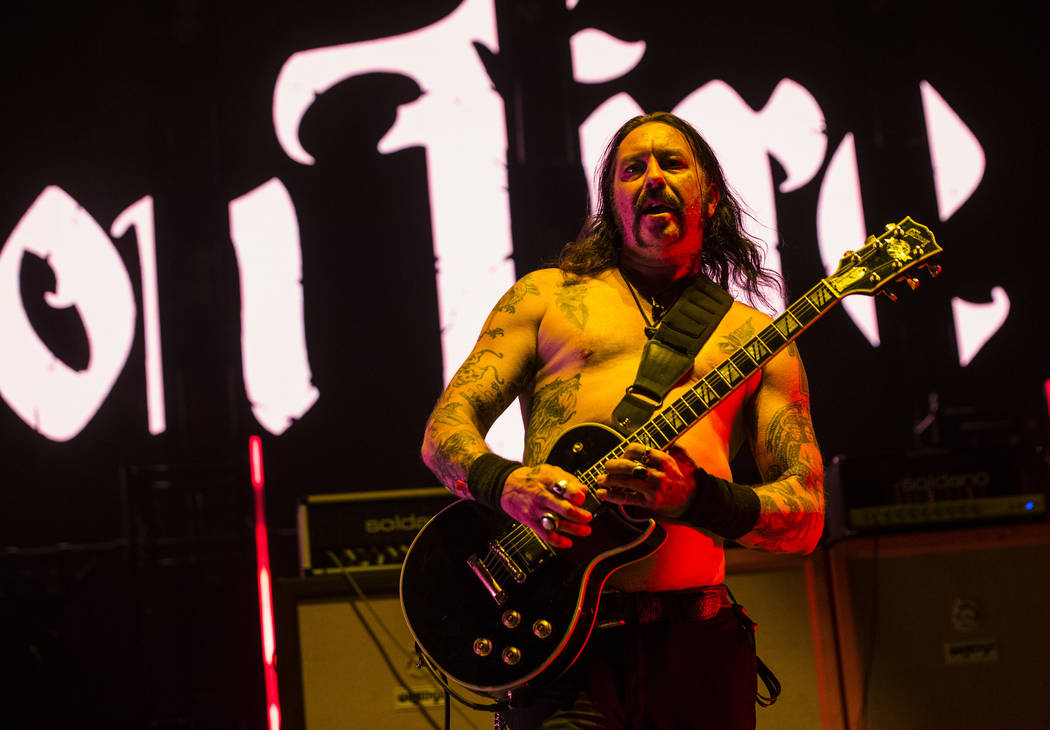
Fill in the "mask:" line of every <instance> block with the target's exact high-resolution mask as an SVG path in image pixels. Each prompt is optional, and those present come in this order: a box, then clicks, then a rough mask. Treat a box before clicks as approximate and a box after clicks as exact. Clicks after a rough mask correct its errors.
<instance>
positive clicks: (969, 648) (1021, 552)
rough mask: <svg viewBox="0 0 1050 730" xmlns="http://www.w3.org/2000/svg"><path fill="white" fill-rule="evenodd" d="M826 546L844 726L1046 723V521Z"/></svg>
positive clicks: (1049, 684)
mask: <svg viewBox="0 0 1050 730" xmlns="http://www.w3.org/2000/svg"><path fill="white" fill-rule="evenodd" d="M828 553H829V561H830V568H831V580H832V583H833V595H834V600H835V614H836V624H837V631H838V640H839V647H840V661H841V666H842V683H843V689H844V695H845V704H846V714H847V719H848V727H849V728H850V730H866V729H867V728H872V729H873V730H894V729H898V728H899V729H900V730H905V729H907V730H911V729H912V728H923V730H937V729H939V728H944V729H945V730H948V729H949V728H951V729H953V730H954V729H955V728H989V729H1002V730H1007V729H1009V730H1025V729H1026V728H1033V729H1034V728H1046V727H1048V722H1050V679H1048V677H1050V630H1048V627H1047V621H1048V619H1050V589H1048V588H1047V576H1048V569H1047V566H1050V525H1048V524H1047V523H1037V524H1027V525H1013V526H996V527H988V528H979V529H969V530H945V531H940V532H930V533H922V534H912V535H884V536H880V537H866V538H851V539H848V540H843V541H842V542H840V543H838V544H836V545H834V546H832V547H831V548H830V549H829V551H828Z"/></svg>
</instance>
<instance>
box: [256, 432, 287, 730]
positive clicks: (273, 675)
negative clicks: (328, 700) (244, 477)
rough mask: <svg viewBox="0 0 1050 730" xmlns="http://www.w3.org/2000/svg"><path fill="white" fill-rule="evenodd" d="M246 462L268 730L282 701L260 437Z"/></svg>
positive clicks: (276, 727) (275, 729)
mask: <svg viewBox="0 0 1050 730" xmlns="http://www.w3.org/2000/svg"><path fill="white" fill-rule="evenodd" d="M248 464H249V466H250V467H251V475H252V493H253V495H254V498H255V564H256V568H257V570H258V574H259V624H260V627H261V633H262V653H263V669H264V672H265V674H266V717H267V724H268V727H269V730H280V727H281V702H280V699H279V697H278V694H277V668H276V666H274V659H275V658H276V652H275V649H276V647H275V640H274V631H273V593H272V592H271V590H270V539H269V534H268V533H267V531H266V508H265V502H264V499H263V484H264V479H263V460H262V439H260V438H259V437H258V436H251V437H249V439H248Z"/></svg>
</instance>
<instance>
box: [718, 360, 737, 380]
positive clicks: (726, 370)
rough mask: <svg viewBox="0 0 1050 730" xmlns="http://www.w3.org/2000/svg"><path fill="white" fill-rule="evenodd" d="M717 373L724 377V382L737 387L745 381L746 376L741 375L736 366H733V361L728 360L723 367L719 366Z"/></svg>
mask: <svg viewBox="0 0 1050 730" xmlns="http://www.w3.org/2000/svg"><path fill="white" fill-rule="evenodd" d="M715 371H716V372H717V373H718V374H719V375H721V376H722V380H724V381H726V382H727V383H729V384H730V385H736V384H737V383H739V382H740V381H741V380H743V379H744V376H743V375H742V374H741V372H740V370H739V369H738V368H737V367H736V365H734V364H733V362H732V360H726V361H725V362H723V363H722V364H721V365H719V366H718V367H717V368H716V369H715Z"/></svg>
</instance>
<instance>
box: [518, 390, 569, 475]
mask: <svg viewBox="0 0 1050 730" xmlns="http://www.w3.org/2000/svg"><path fill="white" fill-rule="evenodd" d="M579 390H580V375H579V373H577V374H576V375H574V376H572V377H571V378H569V379H568V380H563V379H562V378H555V379H554V380H552V381H551V382H549V383H547V384H546V385H544V386H543V387H542V388H540V389H539V390H537V391H536V394H535V395H534V396H533V398H532V413H531V414H530V417H529V426H528V432H527V434H526V436H525V453H524V457H523V458H524V460H525V463H526V464H534V463H536V461H537V460H538V459H539V458H540V457H542V456H543V454H544V453H545V452H546V451H547V448H548V447H549V445H550V443H551V442H552V441H553V439H555V438H557V436H558V435H559V434H560V433H561V432H562V430H563V429H564V427H565V424H566V423H568V422H569V419H571V418H572V417H573V416H574V415H576V395H577V393H578V392H579Z"/></svg>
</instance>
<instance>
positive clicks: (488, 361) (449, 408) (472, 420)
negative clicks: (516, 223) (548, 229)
mask: <svg viewBox="0 0 1050 730" xmlns="http://www.w3.org/2000/svg"><path fill="white" fill-rule="evenodd" d="M561 281H562V276H561V274H560V272H557V271H555V270H551V269H546V270H541V271H537V272H534V273H532V274H528V275H526V276H525V277H523V278H522V279H521V280H520V281H518V282H517V283H516V284H515V285H514V286H513V287H511V288H510V290H508V291H507V293H506V294H504V295H503V297H502V298H501V299H500V301H499V302H498V303H497V304H496V306H495V308H494V309H493V310H492V312H491V313H490V314H489V317H488V319H487V320H486V322H485V326H484V328H483V329H482V333H481V336H480V337H479V338H478V341H477V343H476V344H475V346H474V350H473V351H472V352H471V353H470V356H469V357H467V359H466V361H465V362H464V363H463V365H461V366H460V368H459V370H458V371H456V374H455V376H454V377H453V378H452V381H451V382H450V383H449V385H448V387H447V388H446V389H445V392H444V393H442V395H441V397H440V398H439V399H438V402H437V405H436V406H435V408H434V411H433V412H432V413H431V415H430V419H429V420H428V421H427V425H426V432H425V435H424V438H423V449H422V456H423V461H424V462H425V463H426V465H427V466H428V467H430V470H431V471H432V472H434V474H435V476H437V477H438V479H440V480H441V482H442V484H444V485H445V486H446V487H447V488H448V489H450V490H452V491H453V492H454V493H455V494H456V495H457V496H459V497H463V498H467V499H469V498H472V497H473V496H474V495H472V494H471V491H470V485H469V484H467V481H468V480H467V477H468V474H469V472H470V467H471V465H472V464H473V463H474V461H475V460H477V459H478V457H480V456H481V455H483V454H487V453H489V449H488V446H487V445H486V444H485V434H486V433H487V432H488V430H489V428H490V427H491V426H492V424H493V422H494V421H495V420H496V418H497V417H498V416H499V415H500V413H502V412H503V411H504V410H505V409H506V408H507V406H509V405H510V403H511V402H512V401H513V400H514V398H516V397H517V396H518V395H519V394H520V393H521V391H522V389H523V388H524V387H527V386H528V384H530V383H531V382H532V381H533V380H534V378H535V375H536V369H537V367H538V355H537V333H538V330H539V324H540V321H541V319H542V318H543V315H544V313H545V311H546V308H547V306H548V302H549V301H550V300H551V297H552V296H553V294H552V293H553V292H556V291H558V290H559V289H558V286H559V285H560V283H561ZM556 306H557V305H556ZM562 480H565V481H566V482H568V483H569V488H568V489H567V491H566V497H565V499H561V498H559V497H557V496H556V495H554V493H553V492H552V491H551V490H550V486H551V485H553V484H555V483H556V482H559V481H562ZM584 494H585V490H584V489H583V487H582V486H581V485H580V484H579V483H578V482H577V480H576V479H575V478H574V477H573V476H572V475H571V474H568V473H567V472H565V471H563V470H561V469H559V468H557V467H554V466H550V465H547V464H539V465H535V466H529V467H520V468H518V469H516V470H514V471H513V472H511V473H510V474H509V475H508V476H507V479H506V486H505V487H504V488H503V493H502V497H501V500H500V506H501V508H502V509H503V511H504V512H506V513H507V514H508V515H510V516H511V517H513V518H514V519H516V520H518V521H519V522H523V523H525V524H527V525H529V526H530V527H532V528H533V529H534V530H536V531H537V533H539V534H541V535H543V536H544V537H545V538H546V539H547V540H548V542H550V543H551V544H552V545H554V546H555V547H568V546H570V545H571V544H572V543H571V541H570V540H569V539H568V538H567V537H565V536H564V534H553V533H550V532H548V531H546V530H544V529H543V528H542V527H541V525H540V519H541V517H542V516H543V515H544V514H545V513H547V512H550V513H552V514H554V515H555V516H557V517H558V518H559V520H560V522H561V527H560V532H561V533H569V534H575V535H584V534H587V532H589V528H587V527H586V525H585V524H584V523H586V522H587V521H589V520H590V513H589V512H585V511H584V510H581V509H579V508H578V505H579V504H582V503H583V499H584Z"/></svg>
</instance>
